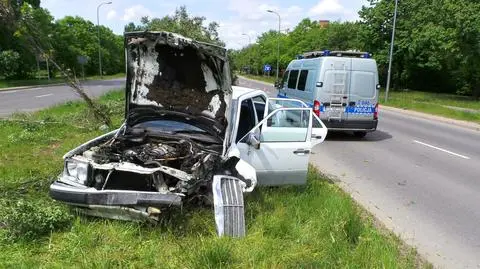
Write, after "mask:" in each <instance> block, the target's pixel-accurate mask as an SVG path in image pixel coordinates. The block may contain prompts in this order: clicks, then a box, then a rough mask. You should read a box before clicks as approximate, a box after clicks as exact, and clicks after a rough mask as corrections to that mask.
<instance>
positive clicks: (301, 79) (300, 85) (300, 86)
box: [297, 70, 308, 91]
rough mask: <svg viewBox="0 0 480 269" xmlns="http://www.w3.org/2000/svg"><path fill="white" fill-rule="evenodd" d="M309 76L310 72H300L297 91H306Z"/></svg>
mask: <svg viewBox="0 0 480 269" xmlns="http://www.w3.org/2000/svg"><path fill="white" fill-rule="evenodd" d="M307 76H308V70H302V71H300V76H299V77H298V85H297V90H299V91H305V86H306V85H307Z"/></svg>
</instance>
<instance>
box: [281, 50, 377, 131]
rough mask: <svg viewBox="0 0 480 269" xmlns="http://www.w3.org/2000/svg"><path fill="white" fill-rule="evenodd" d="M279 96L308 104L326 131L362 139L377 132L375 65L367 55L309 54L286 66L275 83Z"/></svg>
mask: <svg viewBox="0 0 480 269" xmlns="http://www.w3.org/2000/svg"><path fill="white" fill-rule="evenodd" d="M276 86H277V88H278V95H279V97H288V98H296V99H300V100H302V101H304V102H306V103H307V104H309V105H310V106H311V107H312V108H313V110H314V112H315V114H316V115H318V116H319V117H320V119H322V120H323V122H324V123H325V125H326V126H327V128H328V129H329V130H339V131H353V132H354V134H355V136H357V137H364V136H365V135H366V133H367V132H372V131H375V130H376V129H377V124H378V95H379V89H380V84H379V82H378V70H377V63H376V62H375V60H374V59H372V57H371V55H370V54H369V53H367V52H352V51H328V50H325V51H313V52H307V53H304V54H303V55H300V56H299V57H298V58H297V59H295V60H292V61H291V62H290V64H289V65H288V67H287V69H286V71H285V74H284V76H283V80H282V81H279V82H277V83H276Z"/></svg>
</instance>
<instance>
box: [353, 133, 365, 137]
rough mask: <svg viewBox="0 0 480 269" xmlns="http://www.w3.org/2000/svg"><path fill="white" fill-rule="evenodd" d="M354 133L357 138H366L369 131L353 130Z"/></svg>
mask: <svg viewBox="0 0 480 269" xmlns="http://www.w3.org/2000/svg"><path fill="white" fill-rule="evenodd" d="M353 135H354V136H355V137H357V138H364V137H365V136H366V135H367V132H353Z"/></svg>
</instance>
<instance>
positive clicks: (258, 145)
mask: <svg viewBox="0 0 480 269" xmlns="http://www.w3.org/2000/svg"><path fill="white" fill-rule="evenodd" d="M311 136H312V110H311V108H278V109H276V110H274V111H272V112H270V113H269V115H267V117H265V118H264V119H263V120H262V121H261V122H259V123H258V124H257V125H256V126H255V127H254V128H253V129H252V130H251V131H249V132H248V133H247V134H246V135H245V136H244V137H243V138H241V139H240V141H239V143H238V144H237V147H238V149H239V150H240V154H241V158H242V159H243V160H245V161H247V162H248V163H249V164H250V165H252V166H253V167H254V168H255V169H256V171H257V180H258V184H260V185H269V186H273V185H284V184H295V185H298V184H305V183H306V180H307V170H308V160H309V154H310V150H311Z"/></svg>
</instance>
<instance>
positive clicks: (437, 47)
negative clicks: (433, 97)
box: [360, 0, 480, 97]
mask: <svg viewBox="0 0 480 269" xmlns="http://www.w3.org/2000/svg"><path fill="white" fill-rule="evenodd" d="M369 2H370V6H366V7H363V9H362V10H361V11H360V17H361V18H362V20H363V25H364V29H365V33H366V35H365V36H364V37H363V42H364V44H365V47H366V49H367V50H370V51H373V52H374V53H375V55H376V56H375V58H377V60H378V62H379V64H380V69H381V71H382V74H383V75H385V74H386V65H387V60H388V58H387V57H388V46H389V44H390V37H391V31H392V18H393V10H394V1H385V0H383V1H379V0H370V1H369ZM479 62H480V3H478V2H477V1H469V0H460V1H457V0H429V1H423V0H408V1H400V2H399V11H398V20H397V33H396V41H395V53H394V61H393V64H394V66H393V73H392V77H393V83H394V85H395V86H396V87H397V88H409V89H414V90H428V91H432V92H448V93H461V94H469V95H474V97H477V96H480V64H479Z"/></svg>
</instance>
